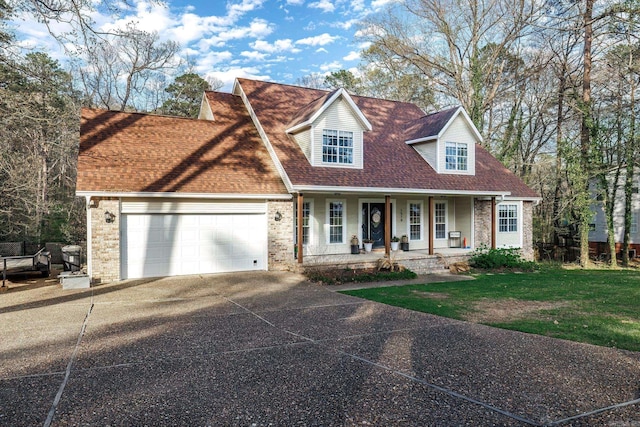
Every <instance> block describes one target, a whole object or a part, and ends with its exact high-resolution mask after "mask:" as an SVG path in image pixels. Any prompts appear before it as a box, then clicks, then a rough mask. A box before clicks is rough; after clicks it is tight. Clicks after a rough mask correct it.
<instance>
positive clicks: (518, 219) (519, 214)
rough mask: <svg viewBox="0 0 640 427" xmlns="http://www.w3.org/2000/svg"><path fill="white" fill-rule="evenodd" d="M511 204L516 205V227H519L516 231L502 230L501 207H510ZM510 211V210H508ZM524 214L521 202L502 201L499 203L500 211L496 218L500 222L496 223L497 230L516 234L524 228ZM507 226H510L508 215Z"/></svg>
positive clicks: (502, 232)
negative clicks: (522, 218) (522, 222)
mask: <svg viewBox="0 0 640 427" xmlns="http://www.w3.org/2000/svg"><path fill="white" fill-rule="evenodd" d="M509 206H515V208H516V227H517V229H516V230H515V231H510V230H507V231H501V230H500V208H501V207H509ZM507 212H508V211H507ZM521 216H522V210H521V209H520V204H518V203H501V204H499V205H498V212H497V215H496V220H497V221H498V223H497V224H496V226H497V230H498V233H501V234H516V233H520V231H521V230H522V225H521V218H520V217H521ZM507 228H509V217H508V216H507Z"/></svg>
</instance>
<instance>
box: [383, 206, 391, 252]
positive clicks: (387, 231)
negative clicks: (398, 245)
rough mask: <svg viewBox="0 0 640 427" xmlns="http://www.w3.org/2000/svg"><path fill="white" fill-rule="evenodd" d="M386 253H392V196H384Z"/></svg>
mask: <svg viewBox="0 0 640 427" xmlns="http://www.w3.org/2000/svg"><path fill="white" fill-rule="evenodd" d="M384 253H385V255H387V256H390V255H391V196H384Z"/></svg>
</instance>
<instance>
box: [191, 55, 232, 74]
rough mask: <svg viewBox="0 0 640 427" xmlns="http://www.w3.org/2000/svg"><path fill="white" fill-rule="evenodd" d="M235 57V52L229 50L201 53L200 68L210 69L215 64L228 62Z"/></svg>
mask: <svg viewBox="0 0 640 427" xmlns="http://www.w3.org/2000/svg"><path fill="white" fill-rule="evenodd" d="M231 58H233V54H232V53H231V52H229V51H228V50H225V51H222V52H209V53H207V54H206V55H201V56H200V57H199V59H198V68H204V69H205V70H207V71H209V70H211V69H212V68H213V66H214V65H217V64H220V63H224V62H228V61H230V60H231Z"/></svg>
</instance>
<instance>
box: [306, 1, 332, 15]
mask: <svg viewBox="0 0 640 427" xmlns="http://www.w3.org/2000/svg"><path fill="white" fill-rule="evenodd" d="M309 7H312V8H314V9H321V10H322V11H323V12H325V13H326V12H333V11H334V10H336V7H335V6H334V5H333V3H331V1H330V0H320V1H315V2H313V3H309Z"/></svg>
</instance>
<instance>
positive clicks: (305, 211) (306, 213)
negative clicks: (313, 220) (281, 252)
mask: <svg viewBox="0 0 640 427" xmlns="http://www.w3.org/2000/svg"><path fill="white" fill-rule="evenodd" d="M310 215H311V202H303V203H302V244H303V245H306V244H308V243H309V230H310V227H309V217H310ZM295 237H296V238H295V240H294V242H296V243H297V241H298V206H297V204H296V206H295Z"/></svg>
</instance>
